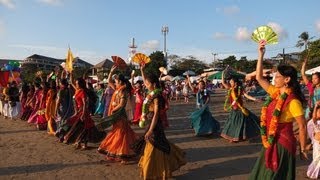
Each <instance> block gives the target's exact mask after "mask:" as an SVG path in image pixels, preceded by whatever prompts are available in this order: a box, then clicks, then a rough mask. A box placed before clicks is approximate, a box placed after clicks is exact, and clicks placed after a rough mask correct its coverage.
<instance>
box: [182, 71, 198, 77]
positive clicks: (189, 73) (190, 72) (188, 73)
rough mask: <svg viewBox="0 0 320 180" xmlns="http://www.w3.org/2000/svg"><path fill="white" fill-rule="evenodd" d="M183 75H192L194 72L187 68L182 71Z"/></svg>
mask: <svg viewBox="0 0 320 180" xmlns="http://www.w3.org/2000/svg"><path fill="white" fill-rule="evenodd" d="M183 75H185V76H187V75H189V76H194V75H196V73H195V72H193V71H190V70H188V71H186V72H184V73H183Z"/></svg>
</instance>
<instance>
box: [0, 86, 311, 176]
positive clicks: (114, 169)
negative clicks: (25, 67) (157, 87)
mask: <svg viewBox="0 0 320 180" xmlns="http://www.w3.org/2000/svg"><path fill="white" fill-rule="evenodd" d="M224 96H225V93H224V92H221V91H219V92H216V94H215V95H214V96H212V100H211V103H210V109H211V112H213V115H214V117H215V118H216V119H217V120H218V121H220V122H221V125H222V126H223V124H224V122H225V119H226V117H227V114H226V113H225V112H223V101H224ZM245 105H246V107H248V108H249V109H250V110H251V111H253V112H254V113H256V114H257V115H258V114H260V107H261V104H260V103H258V104H257V103H253V102H246V104H245ZM194 107H195V102H194V99H191V102H189V104H185V103H183V102H182V100H181V102H178V103H177V102H173V103H171V108H170V110H169V112H168V115H169V122H170V125H171V126H170V128H169V129H167V130H166V134H167V137H168V139H169V140H170V141H171V142H174V143H175V144H176V145H178V146H179V147H180V148H182V149H183V150H184V151H185V152H186V153H187V154H186V155H187V159H188V163H187V164H186V165H185V166H183V167H182V168H181V169H180V170H178V171H176V172H175V173H174V179H199V180H200V179H201V180H202V179H237V180H238V179H247V177H248V175H249V173H250V171H251V169H252V167H253V165H254V163H255V160H256V158H257V156H258V153H259V151H260V149H261V144H260V139H255V140H252V141H251V142H241V143H235V144H231V143H228V142H227V141H225V140H224V139H222V138H220V137H219V136H218V135H213V136H210V137H194V135H193V130H192V129H190V123H189V119H188V115H189V114H190V112H192V111H193V110H194ZM134 129H135V131H136V132H137V133H142V132H143V130H141V129H139V128H137V127H134ZM55 140H56V139H55V138H54V137H51V136H48V135H47V134H46V133H45V132H43V131H37V130H35V127H34V126H29V125H27V123H26V122H23V121H20V120H16V121H14V120H8V119H4V118H3V117H0V157H1V160H0V179H89V178H91V179H121V180H124V179H130V180H134V179H140V177H139V169H138V167H137V164H136V163H135V162H132V164H129V165H120V164H117V163H106V162H104V161H103V157H102V156H101V155H99V154H98V153H96V148H97V147H98V144H90V146H91V149H90V150H88V151H79V150H74V148H73V147H72V146H71V145H65V144H60V143H57V142H56V141H55ZM297 157H298V156H297ZM308 163H310V161H308V162H303V161H301V160H299V158H297V179H305V172H306V169H307V165H308Z"/></svg>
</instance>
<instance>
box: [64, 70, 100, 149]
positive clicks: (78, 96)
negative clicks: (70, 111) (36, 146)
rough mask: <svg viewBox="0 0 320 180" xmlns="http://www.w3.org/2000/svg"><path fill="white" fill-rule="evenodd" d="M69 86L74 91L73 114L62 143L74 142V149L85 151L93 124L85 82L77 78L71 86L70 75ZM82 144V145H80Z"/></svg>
mask: <svg viewBox="0 0 320 180" xmlns="http://www.w3.org/2000/svg"><path fill="white" fill-rule="evenodd" d="M70 77H71V85H72V86H73V87H74V89H75V90H76V92H75V94H74V101H75V105H74V106H75V114H74V115H73V116H72V117H71V118H70V120H69V121H68V123H69V124H70V125H72V127H71V129H70V130H69V132H68V133H67V134H66V135H65V136H64V143H71V142H74V146H75V148H76V149H79V148H81V149H83V150H85V149H87V144H88V141H89V137H90V135H91V134H92V128H93V127H94V122H93V120H92V118H91V116H90V110H89V108H88V107H87V102H88V99H87V92H86V90H87V89H86V82H85V80H84V79H82V78H78V79H77V80H76V83H75V84H73V79H72V74H71V76H70ZM82 143H83V144H82Z"/></svg>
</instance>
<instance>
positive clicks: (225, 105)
mask: <svg viewBox="0 0 320 180" xmlns="http://www.w3.org/2000/svg"><path fill="white" fill-rule="evenodd" d="M230 97H232V99H233V102H232V103H231V104H230V105H229V106H228V107H227V103H228V101H229V100H230ZM239 97H241V87H240V86H238V95H237V96H235V92H234V88H230V89H229V90H228V94H227V96H226V100H225V101H224V106H223V109H224V110H225V111H231V108H232V106H233V105H235V104H237V106H238V107H239V108H240V109H241V111H242V113H243V114H244V115H246V116H248V115H249V112H248V110H247V109H246V108H244V107H243V106H242V105H241V104H240V103H239V102H238V99H239Z"/></svg>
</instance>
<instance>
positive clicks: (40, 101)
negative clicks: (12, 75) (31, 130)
mask: <svg viewBox="0 0 320 180" xmlns="http://www.w3.org/2000/svg"><path fill="white" fill-rule="evenodd" d="M35 89H36V91H35V93H34V97H33V98H34V100H35V105H34V109H33V112H32V114H31V116H30V117H29V119H28V123H33V124H36V125H37V129H39V130H45V129H47V120H46V118H45V115H44V113H45V107H46V96H47V86H46V84H45V83H44V82H42V83H39V82H36V83H35Z"/></svg>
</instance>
